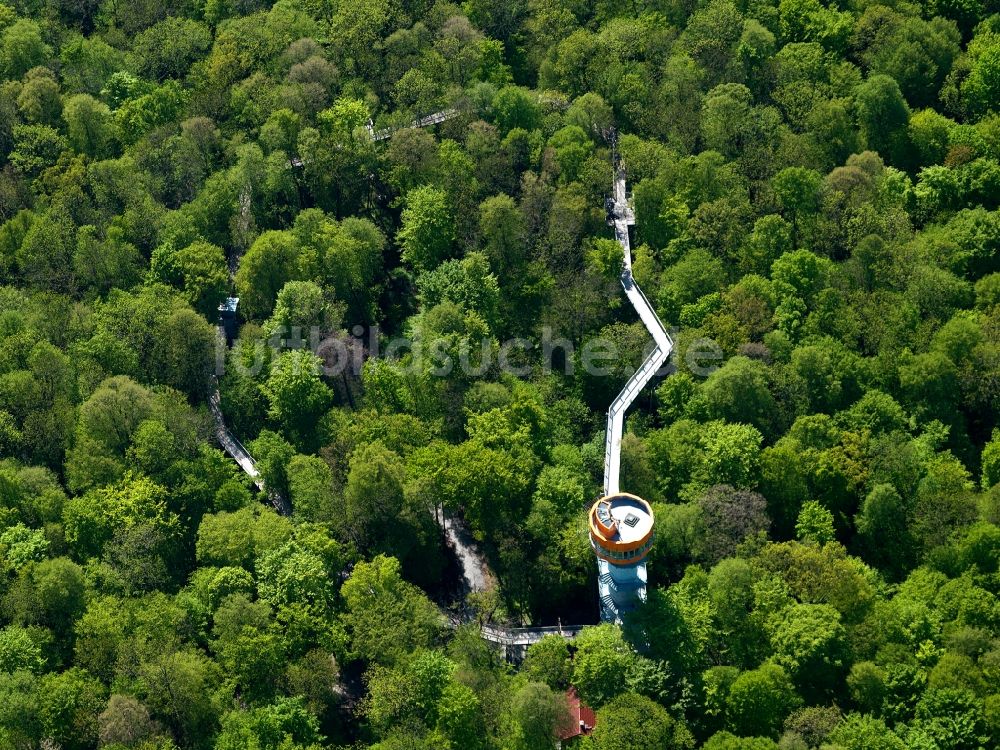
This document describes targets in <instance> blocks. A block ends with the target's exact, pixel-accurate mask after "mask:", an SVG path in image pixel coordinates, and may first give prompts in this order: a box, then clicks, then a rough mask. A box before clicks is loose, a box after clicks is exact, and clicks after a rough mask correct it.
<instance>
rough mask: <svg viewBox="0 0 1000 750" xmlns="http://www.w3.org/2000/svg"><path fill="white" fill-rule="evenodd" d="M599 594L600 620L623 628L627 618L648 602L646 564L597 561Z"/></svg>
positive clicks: (643, 562)
mask: <svg viewBox="0 0 1000 750" xmlns="http://www.w3.org/2000/svg"><path fill="white" fill-rule="evenodd" d="M597 594H598V597H599V598H600V600H601V620H602V621H604V622H613V623H616V624H618V625H621V623H622V618H623V616H624V615H626V614H628V613H629V612H631V611H632V610H633V609H635V608H636V607H638V606H639V604H641V603H642V602H644V601H646V561H645V560H643V561H642V562H639V563H635V564H634V565H612V564H611V563H609V562H608V561H607V560H604V559H601V558H598V559H597Z"/></svg>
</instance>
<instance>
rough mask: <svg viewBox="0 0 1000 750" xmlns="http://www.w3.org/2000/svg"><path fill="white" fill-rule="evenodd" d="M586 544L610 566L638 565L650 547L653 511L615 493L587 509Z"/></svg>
mask: <svg viewBox="0 0 1000 750" xmlns="http://www.w3.org/2000/svg"><path fill="white" fill-rule="evenodd" d="M589 525H590V543H591V546H593V548H594V552H595V553H596V554H597V556H598V557H600V558H602V559H604V560H607V561H608V562H609V563H611V564H612V565H632V564H635V563H638V562H641V561H642V560H643V559H644V558H645V557H646V555H647V554H648V553H649V548H650V547H651V546H652V543H653V509H652V508H651V507H650V505H649V503H647V502H646V501H645V500H643V499H642V498H641V497H638V496H637V495H632V494H629V493H628V492H617V493H615V494H614V495H608V496H607V497H602V498H601V499H600V500H598V501H597V502H596V503H594V505H593V506H592V507H591V509H590V517H589Z"/></svg>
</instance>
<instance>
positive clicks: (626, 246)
mask: <svg viewBox="0 0 1000 750" xmlns="http://www.w3.org/2000/svg"><path fill="white" fill-rule="evenodd" d="M612 145H613V146H614V150H613V152H614V169H615V182H614V194H613V196H612V197H611V198H608V200H607V209H608V224H610V225H611V226H613V227H614V228H615V239H616V240H617V241H618V244H619V245H621V247H622V256H623V260H622V273H621V277H620V278H621V283H622V287H623V288H624V289H625V296H626V297H628V300H629V302H631V303H632V307H634V308H635V311H636V312H637V313H638V314H639V319H640V320H641V321H642V323H643V325H645V326H646V330H647V331H649V335H650V336H652V337H653V341H654V342H655V343H656V347H655V348H654V349H653V351H652V352H650V354H649V356H648V357H646V360H645V361H644V362H643V363H642V365H641V366H640V367H639V369H638V370H636V371H635V373H633V375H632V377H630V378H629V379H628V382H627V383H625V387H624V388H622V390H621V393H619V394H618V396H617V397H616V398H615V400H614V401H612V402H611V406H610V408H609V409H608V427H607V433H606V437H605V444H604V495H605V496H607V495H613V494H615V493H617V492H619V486H618V476H619V472H620V470H621V452H622V431H623V429H624V425H625V412H626V411H627V410H628V408H629V406H631V405H632V402H633V401H635V399H636V397H637V396H638V395H639V392H640V391H641V390H642V389H643V388H645V387H646V384H647V383H649V381H650V380H652V379H653V377H654V376H655V375H656V373H657V372H658V371H659V369H660V367H662V366H663V363H664V362H666V361H667V358H668V357H669V356H670V352H671V351H672V350H673V348H674V342H673V341H672V340H671V338H670V336H668V335H667V329H666V328H664V326H663V323H662V322H661V321H660V318H659V316H657V314H656V311H655V310H654V309H653V306H652V305H651V304H650V302H649V300H648V299H646V295H645V294H643V293H642V290H641V289H640V288H639V285H638V284H636V283H635V279H633V278H632V246H631V244H630V241H629V236H628V228H629V227H630V226H633V225H635V212H634V211H633V210H632V207H631V205H629V196H628V193H627V191H626V188H625V166H624V164H623V163H622V160H621V157H620V156H619V155H618V148H617V138H616V136H615V135H614V134H612Z"/></svg>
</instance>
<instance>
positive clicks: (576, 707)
mask: <svg viewBox="0 0 1000 750" xmlns="http://www.w3.org/2000/svg"><path fill="white" fill-rule="evenodd" d="M566 703H567V704H569V713H570V716H571V717H572V721H571V722H570V724H569V726H567V727H566V728H565V729H564V730H563V731H562V732H560V733H559V742H560V747H561V746H562V743H563V742H566V741H567V740H572V739H574V738H575V737H579V736H580V735H583V734H590V733H591V732H593V731H594V725H595V724H597V717H596V716H595V715H594V709H592V708H591V707H590V706H588V705H586V704H585V703H582V702H581V701H580V696H579V694H578V693H577V692H576V688H575V687H570V689H569V690H567V691H566Z"/></svg>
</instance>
